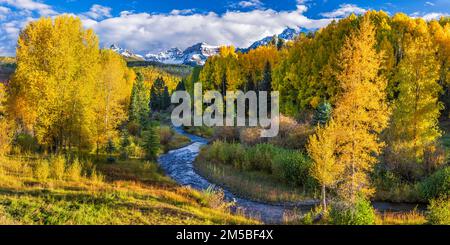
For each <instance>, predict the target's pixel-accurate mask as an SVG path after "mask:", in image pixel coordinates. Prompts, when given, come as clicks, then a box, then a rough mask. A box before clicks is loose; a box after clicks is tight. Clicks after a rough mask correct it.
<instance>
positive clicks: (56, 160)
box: [50, 155, 66, 180]
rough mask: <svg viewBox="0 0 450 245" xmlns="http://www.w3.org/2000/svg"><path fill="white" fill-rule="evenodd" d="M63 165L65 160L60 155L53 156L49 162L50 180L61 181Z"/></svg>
mask: <svg viewBox="0 0 450 245" xmlns="http://www.w3.org/2000/svg"><path fill="white" fill-rule="evenodd" d="M65 165H66V160H65V159H64V157H63V156H61V155H58V156H54V157H53V158H52V159H51V160H50V170H51V171H50V172H51V176H52V178H54V179H56V180H62V179H63V178H64V171H65Z"/></svg>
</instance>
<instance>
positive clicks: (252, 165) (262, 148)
mask: <svg viewBox="0 0 450 245" xmlns="http://www.w3.org/2000/svg"><path fill="white" fill-rule="evenodd" d="M278 151H280V149H279V148H277V147H275V146H274V145H272V144H267V143H264V144H257V145H255V146H253V147H250V148H249V149H248V150H247V161H246V162H245V164H244V165H243V168H244V170H258V171H264V172H267V173H272V159H273V157H274V156H275V155H276V154H277V152H278Z"/></svg>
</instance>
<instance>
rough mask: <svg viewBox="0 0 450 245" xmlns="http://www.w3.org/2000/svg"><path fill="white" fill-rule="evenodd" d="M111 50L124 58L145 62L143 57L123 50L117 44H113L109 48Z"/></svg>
mask: <svg viewBox="0 0 450 245" xmlns="http://www.w3.org/2000/svg"><path fill="white" fill-rule="evenodd" d="M109 49H111V50H112V51H114V52H116V53H118V54H121V55H122V56H124V57H126V58H130V59H137V60H144V57H143V56H142V55H139V54H135V53H133V52H131V51H130V50H128V49H123V48H121V47H119V45H117V44H112V45H111V46H110V47H109Z"/></svg>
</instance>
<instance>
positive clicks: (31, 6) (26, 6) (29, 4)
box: [0, 0, 56, 15]
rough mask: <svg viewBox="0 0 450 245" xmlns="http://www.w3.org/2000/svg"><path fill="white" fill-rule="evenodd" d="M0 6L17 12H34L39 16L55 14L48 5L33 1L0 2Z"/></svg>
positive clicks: (1, 0) (14, 0) (9, 0)
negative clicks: (8, 7) (7, 6)
mask: <svg viewBox="0 0 450 245" xmlns="http://www.w3.org/2000/svg"><path fill="white" fill-rule="evenodd" d="M0 4H6V5H9V6H12V7H14V8H16V9H19V10H27V11H36V12H38V13H39V14H40V15H53V14H56V11H54V10H53V8H52V7H51V6H50V5H47V4H44V3H40V2H37V1H33V0H0Z"/></svg>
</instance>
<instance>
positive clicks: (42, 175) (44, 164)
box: [34, 159, 50, 181]
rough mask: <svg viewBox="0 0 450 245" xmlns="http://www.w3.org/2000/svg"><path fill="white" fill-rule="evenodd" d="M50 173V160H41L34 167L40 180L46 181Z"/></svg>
mask: <svg viewBox="0 0 450 245" xmlns="http://www.w3.org/2000/svg"><path fill="white" fill-rule="evenodd" d="M49 174H50V168H49V166H48V161H46V160H42V159H41V160H39V161H38V162H37V163H36V166H35V167H34V177H35V178H36V179H38V180H40V181H44V180H46V179H47V178H48V176H49Z"/></svg>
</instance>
